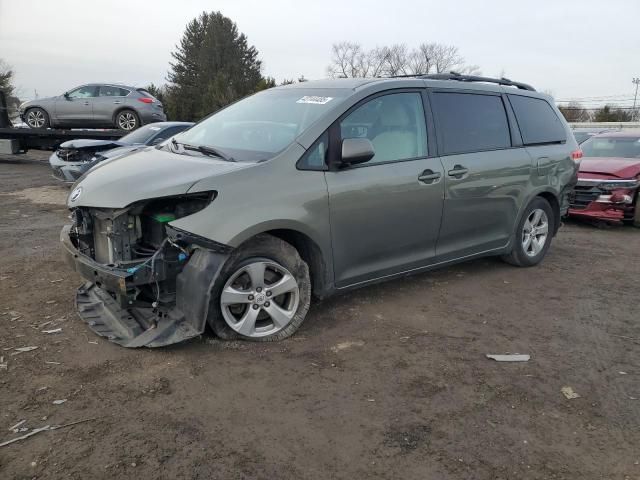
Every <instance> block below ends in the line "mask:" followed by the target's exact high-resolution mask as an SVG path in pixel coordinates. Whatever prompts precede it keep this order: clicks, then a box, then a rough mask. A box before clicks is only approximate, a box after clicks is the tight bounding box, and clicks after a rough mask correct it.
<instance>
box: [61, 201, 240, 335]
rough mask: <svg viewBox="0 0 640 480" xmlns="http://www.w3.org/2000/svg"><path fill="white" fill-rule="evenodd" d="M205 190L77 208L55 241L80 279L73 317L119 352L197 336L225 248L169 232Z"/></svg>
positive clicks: (195, 207) (202, 204)
mask: <svg viewBox="0 0 640 480" xmlns="http://www.w3.org/2000/svg"><path fill="white" fill-rule="evenodd" d="M214 198H215V194H214V193H212V192H205V193H196V194H186V195H180V196H175V197H166V198H161V199H153V200H147V201H140V202H136V203H134V204H132V205H130V206H128V207H126V208H122V209H102V208H91V207H77V208H74V209H73V210H72V219H73V224H72V225H69V226H66V227H65V228H64V229H63V230H62V234H61V241H62V243H63V245H64V246H65V249H66V251H67V253H68V255H67V257H68V259H69V260H70V263H71V265H72V266H73V268H74V269H75V270H76V271H77V272H78V273H79V274H80V275H81V276H82V277H83V278H85V279H86V280H87V282H86V283H85V284H84V285H83V286H81V287H80V288H79V289H78V292H77V295H76V305H77V310H78V314H79V315H80V317H81V318H82V319H83V320H84V321H85V322H86V323H87V324H88V325H89V327H90V328H91V329H92V330H93V331H94V332H95V333H97V334H98V335H100V336H104V337H107V338H108V339H109V340H111V341H113V342H115V343H118V344H119V345H122V346H125V347H142V346H147V347H160V346H164V345H168V344H172V343H176V342H179V341H182V340H186V339H188V338H192V337H195V336H197V335H199V334H201V333H202V332H203V331H204V328H205V324H206V317H207V311H208V306H209V292H210V290H211V286H212V283H213V280H214V279H215V277H216V274H217V273H218V271H219V269H220V268H221V267H222V265H223V263H224V261H225V260H226V258H227V255H228V252H229V250H230V247H228V246H226V245H221V244H218V243H216V242H213V241H210V240H207V239H204V238H200V237H197V236H195V235H192V234H189V233H188V232H184V231H181V230H179V229H176V228H173V227H171V225H170V222H171V221H173V220H177V219H178V218H183V217H186V216H188V215H191V214H193V213H195V212H198V211H200V210H202V209H203V208H205V207H206V206H207V205H209V203H211V201H213V199H214Z"/></svg>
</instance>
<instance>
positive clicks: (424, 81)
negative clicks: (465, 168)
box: [276, 77, 545, 97]
mask: <svg viewBox="0 0 640 480" xmlns="http://www.w3.org/2000/svg"><path fill="white" fill-rule="evenodd" d="M383 83H389V84H393V85H390V86H392V87H397V86H400V85H402V86H405V87H409V86H411V84H414V83H415V84H416V86H424V85H426V86H429V87H439V88H464V89H469V90H486V91H491V92H513V93H515V92H518V93H521V94H525V95H531V96H536V97H544V96H545V95H544V94H541V93H540V92H536V91H530V90H520V89H517V88H514V87H510V86H501V85H498V84H492V83H485V82H463V81H460V80H439V79H429V78H419V77H395V78H394V77H388V78H385V77H381V78H380V77H379V78H329V79H324V80H309V81H306V82H300V83H293V84H290V85H281V86H278V87H276V88H279V89H280V88H287V89H289V88H299V89H324V90H330V89H346V90H354V91H355V90H358V89H360V88H362V87H364V86H372V85H380V84H383ZM396 84H397V85H396Z"/></svg>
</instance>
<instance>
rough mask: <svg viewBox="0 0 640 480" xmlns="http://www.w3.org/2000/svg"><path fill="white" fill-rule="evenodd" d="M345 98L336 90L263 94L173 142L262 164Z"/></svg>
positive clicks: (226, 111) (270, 91)
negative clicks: (200, 147)
mask: <svg viewBox="0 0 640 480" xmlns="http://www.w3.org/2000/svg"><path fill="white" fill-rule="evenodd" d="M345 94H346V91H345V90H338V89H335V90H333V89H332V90H317V89H305V88H291V89H282V90H280V89H271V90H265V91H263V92H260V93H257V94H255V95H252V96H250V97H247V98H245V99H243V100H240V101H239V102H237V103H234V104H232V105H230V106H228V107H227V108H225V109H223V110H220V111H219V112H218V113H215V114H214V115H212V116H210V117H208V118H206V119H205V120H203V121H202V122H200V123H198V124H197V125H195V126H194V127H192V128H191V129H190V130H188V131H186V132H184V133H183V134H181V135H178V136H177V137H176V140H177V141H178V142H180V143H184V144H188V145H192V146H202V145H204V146H207V147H213V148H215V149H216V150H219V151H221V152H224V153H225V154H226V155H228V156H229V157H233V158H234V159H235V160H236V161H240V162H243V161H244V162H247V161H249V162H250V161H261V160H266V159H269V158H272V157H274V156H275V155H276V154H277V153H279V152H281V151H282V150H284V149H285V148H286V147H287V146H289V145H290V144H291V143H292V142H293V141H294V139H295V138H296V137H297V136H298V135H300V134H301V133H302V132H303V131H304V130H305V129H307V128H308V127H309V126H310V125H311V124H312V123H314V122H315V121H316V120H318V119H319V118H320V117H321V116H322V115H324V114H325V113H326V112H327V111H328V110H329V109H330V108H331V107H333V105H334V104H335V103H336V102H337V99H338V98H341V97H344V95H345Z"/></svg>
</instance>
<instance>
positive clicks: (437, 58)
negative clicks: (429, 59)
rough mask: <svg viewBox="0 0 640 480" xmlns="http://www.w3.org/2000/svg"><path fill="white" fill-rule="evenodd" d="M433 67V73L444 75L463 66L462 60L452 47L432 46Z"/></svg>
mask: <svg viewBox="0 0 640 480" xmlns="http://www.w3.org/2000/svg"><path fill="white" fill-rule="evenodd" d="M433 66H434V68H435V71H436V72H435V73H446V72H449V71H451V70H456V69H460V68H462V67H463V66H464V58H462V57H461V56H460V54H459V53H458V47H454V46H453V45H442V44H439V43H434V44H433Z"/></svg>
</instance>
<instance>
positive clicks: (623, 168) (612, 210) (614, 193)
mask: <svg viewBox="0 0 640 480" xmlns="http://www.w3.org/2000/svg"><path fill="white" fill-rule="evenodd" d="M580 147H581V148H582V152H583V158H582V161H581V162H580V170H579V171H578V183H577V185H576V187H575V190H574V192H573V194H572V196H571V206H570V208H569V215H571V216H574V217H583V218H589V219H593V220H601V221H606V222H613V223H620V222H625V223H626V222H628V223H634V224H635V225H636V226H640V208H638V191H639V188H638V187H640V130H627V131H617V132H609V133H603V134H600V135H596V136H594V137H591V138H590V139H589V140H587V141H586V142H584V143H583V144H582V145H581V146H580Z"/></svg>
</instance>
